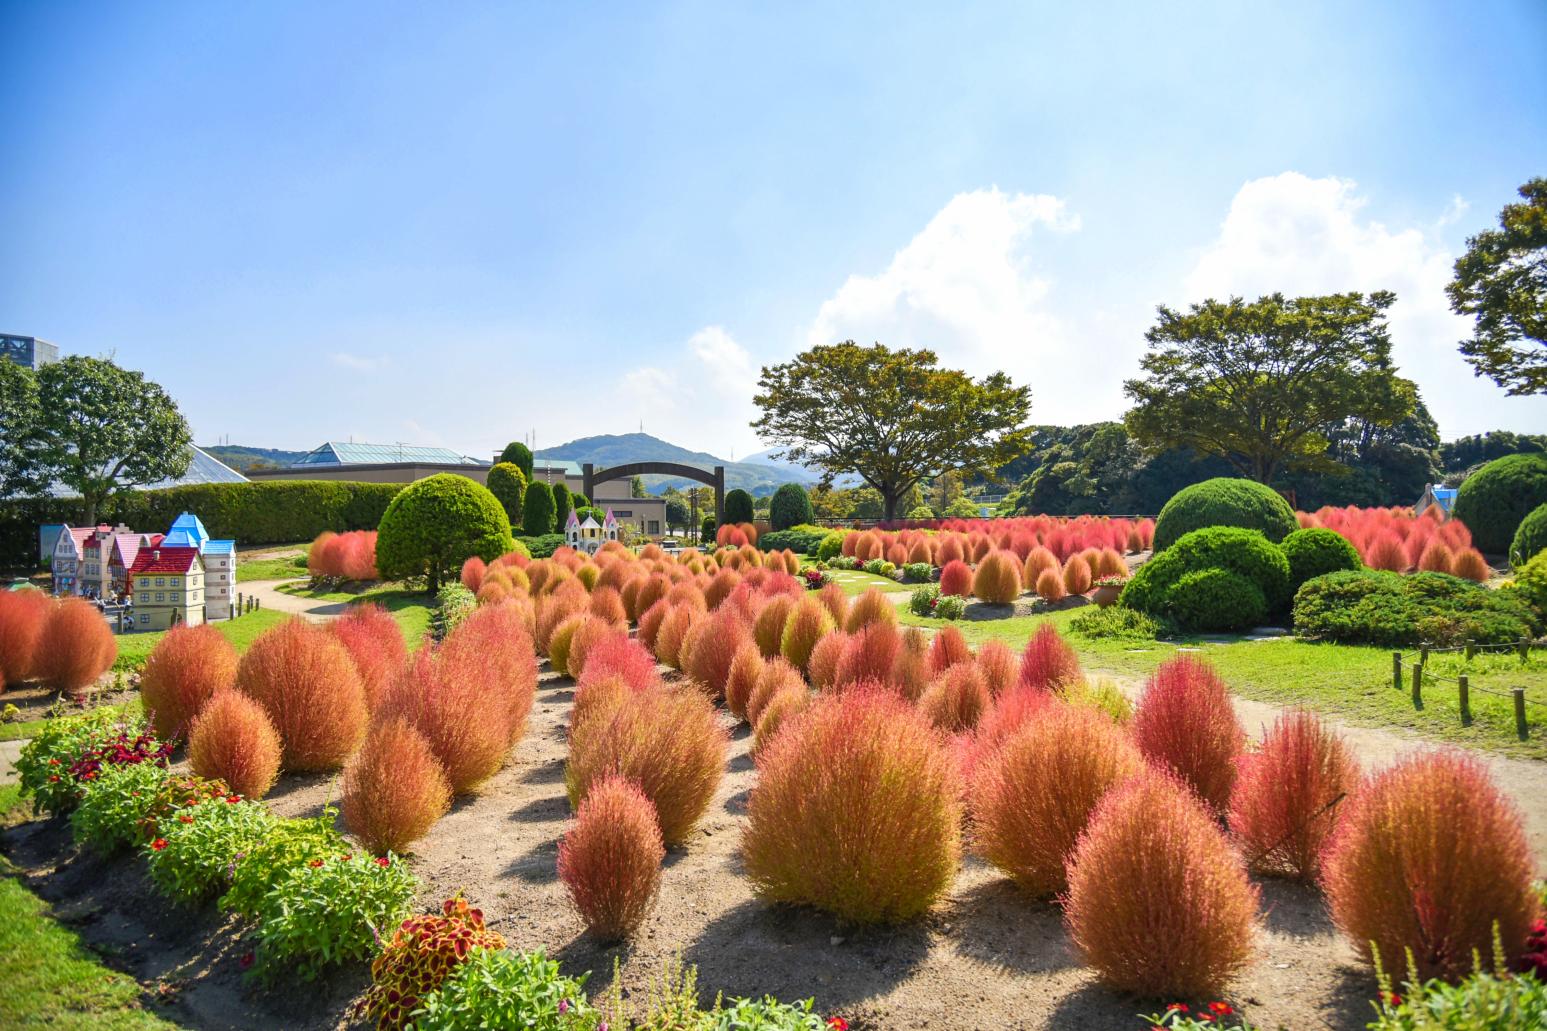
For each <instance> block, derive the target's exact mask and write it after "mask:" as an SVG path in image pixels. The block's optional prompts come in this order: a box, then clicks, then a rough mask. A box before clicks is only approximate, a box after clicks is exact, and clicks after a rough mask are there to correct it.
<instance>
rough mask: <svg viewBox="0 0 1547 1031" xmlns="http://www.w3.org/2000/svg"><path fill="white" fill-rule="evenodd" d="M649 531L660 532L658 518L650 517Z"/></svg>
mask: <svg viewBox="0 0 1547 1031" xmlns="http://www.w3.org/2000/svg"><path fill="white" fill-rule="evenodd" d="M649 532H650V533H660V532H661V521H660V520H659V519H652V520H650V529H649Z"/></svg>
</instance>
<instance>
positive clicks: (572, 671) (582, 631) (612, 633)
mask: <svg viewBox="0 0 1547 1031" xmlns="http://www.w3.org/2000/svg"><path fill="white" fill-rule="evenodd" d="M620 637H621V638H623V639H624V640H627V639H628V633H627V631H624V630H621V629H619V627H618V624H616V623H609V622H607V621H606V620H604V619H601V618H600V617H598V616H596V615H594V614H592V615H591V618H590V619H588V620H586V622H585V623H583V624H582V625H581V626H580V627H579V628H578V629H576V630H575V632H574V633H573V634H572V635H570V639H569V655H568V656H567V657H566V659H565V662H564V669H565V670H566V671H567V672H568V673H569V675H570V676H571V677H572V678H574V679H575V680H579V679H580V678H581V677H582V676H584V675H585V668H586V663H587V662H588V661H590V656H591V650H592V649H593V648H595V647H596V646H597V645H599V644H601V643H602V642H603V641H608V640H614V639H616V638H620Z"/></svg>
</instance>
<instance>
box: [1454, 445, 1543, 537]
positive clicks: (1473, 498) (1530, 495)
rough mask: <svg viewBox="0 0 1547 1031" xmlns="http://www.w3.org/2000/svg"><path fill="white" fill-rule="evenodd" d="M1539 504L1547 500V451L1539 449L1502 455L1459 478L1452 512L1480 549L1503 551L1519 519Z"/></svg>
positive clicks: (1513, 533) (1512, 535)
mask: <svg viewBox="0 0 1547 1031" xmlns="http://www.w3.org/2000/svg"><path fill="white" fill-rule="evenodd" d="M1542 504H1547V454H1542V453H1541V452H1539V451H1538V452H1534V453H1531V454H1523V455H1505V456H1504V457H1503V458H1500V459H1496V460H1495V461H1492V462H1489V463H1488V464H1487V465H1485V466H1483V467H1482V468H1481V469H1479V470H1477V472H1475V473H1473V474H1472V475H1471V476H1468V477H1467V478H1466V479H1465V480H1463V481H1461V489H1460V490H1458V491H1457V492H1456V506H1455V510H1454V511H1453V512H1452V513H1451V514H1452V515H1453V516H1455V518H1457V519H1459V520H1461V521H1462V522H1463V523H1465V524H1466V528H1467V529H1468V530H1470V531H1472V543H1473V544H1474V545H1476V547H1477V549H1478V550H1479V551H1484V552H1487V553H1488V554H1490V555H1502V554H1504V552H1505V550H1506V549H1508V548H1509V546H1510V542H1511V541H1512V540H1513V538H1514V536H1515V530H1516V528H1518V527H1519V526H1520V523H1521V521H1522V520H1524V519H1525V517H1526V515H1527V514H1528V513H1530V511H1531V510H1532V509H1533V508H1536V507H1537V506H1538V505H1542ZM1528 557H1529V556H1528Z"/></svg>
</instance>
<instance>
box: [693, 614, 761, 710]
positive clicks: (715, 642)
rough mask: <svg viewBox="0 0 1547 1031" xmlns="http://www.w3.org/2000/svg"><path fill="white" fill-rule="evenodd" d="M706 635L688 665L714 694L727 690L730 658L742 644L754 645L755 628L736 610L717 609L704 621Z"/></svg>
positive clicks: (695, 677)
mask: <svg viewBox="0 0 1547 1031" xmlns="http://www.w3.org/2000/svg"><path fill="white" fill-rule="evenodd" d="M704 625H705V630H704V636H703V637H701V638H700V639H699V641H698V644H697V645H696V646H695V647H694V648H693V654H692V656H691V658H690V659H689V664H688V665H687V667H686V668H687V672H688V675H689V676H691V677H692V678H693V679H694V680H696V681H698V682H699V683H700V684H703V685H704V686H705V687H706V688H707V689H708V690H709V692H710V694H712V695H714V696H715V697H720V696H723V695H724V694H725V685H726V681H727V679H728V678H729V677H730V672H731V662H732V661H733V660H734V659H735V658H736V652H738V651H739V650H740V649H741V647H742V645H749V644H750V645H752V646H753V647H756V645H755V644H753V641H752V631H751V630H749V629H748V628H747V624H746V623H745V622H743V621H742V619H741V617H739V616H738V615H736V613H735V612H733V611H730V610H728V609H725V610H721V611H717V612H715V613H713V614H712V615H710V616H709V617H707V619H706V620H705V621H704Z"/></svg>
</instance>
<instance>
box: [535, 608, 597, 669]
mask: <svg viewBox="0 0 1547 1031" xmlns="http://www.w3.org/2000/svg"><path fill="white" fill-rule="evenodd" d="M599 622H601V621H600V620H598V619H597V618H596V617H595V616H593V615H591V613H589V612H576V613H575V614H574V615H572V616H570V617H569V618H568V619H566V620H564V622H562V623H560V624H559V625H558V626H556V627H554V628H553V633H551V634H549V635H548V665H549V666H550V667H551V668H552V669H553V671H554V672H555V673H557V674H559V675H560V676H570V675H571V674H570V671H569V645H570V642H571V641H573V640H574V639H575V635H576V634H577V633H579V632H580V629H581V628H582V627H584V626H588V625H590V624H592V623H599Z"/></svg>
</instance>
